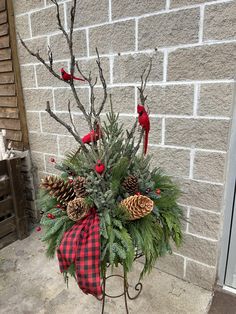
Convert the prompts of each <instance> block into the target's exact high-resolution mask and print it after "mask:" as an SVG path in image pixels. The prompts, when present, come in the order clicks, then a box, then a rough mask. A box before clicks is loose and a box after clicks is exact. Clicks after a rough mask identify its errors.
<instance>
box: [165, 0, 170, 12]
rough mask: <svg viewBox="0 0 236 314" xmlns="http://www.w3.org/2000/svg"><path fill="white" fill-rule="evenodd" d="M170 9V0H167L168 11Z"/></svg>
mask: <svg viewBox="0 0 236 314" xmlns="http://www.w3.org/2000/svg"><path fill="white" fill-rule="evenodd" d="M169 10H170V0H166V12H168V11H169Z"/></svg>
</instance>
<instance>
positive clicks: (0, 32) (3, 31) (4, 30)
mask: <svg viewBox="0 0 236 314" xmlns="http://www.w3.org/2000/svg"><path fill="white" fill-rule="evenodd" d="M7 34H8V24H7V23H5V24H2V25H0V36H4V35H7Z"/></svg>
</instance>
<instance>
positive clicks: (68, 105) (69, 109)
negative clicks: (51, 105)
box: [67, 100, 79, 135]
mask: <svg viewBox="0 0 236 314" xmlns="http://www.w3.org/2000/svg"><path fill="white" fill-rule="evenodd" d="M67 107H68V112H69V115H70V122H71V124H72V126H73V129H74V130H73V131H74V132H75V133H76V134H77V135H79V133H78V131H77V129H76V127H75V124H74V120H73V117H72V114H71V107H70V100H68V104H67Z"/></svg>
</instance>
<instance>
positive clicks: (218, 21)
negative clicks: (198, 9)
mask: <svg viewBox="0 0 236 314" xmlns="http://www.w3.org/2000/svg"><path fill="white" fill-rule="evenodd" d="M235 16H236V2H235V1H230V2H226V3H219V4H215V5H209V6H206V8H205V14H204V26H203V29H204V33H203V37H204V40H230V39H236V18H235Z"/></svg>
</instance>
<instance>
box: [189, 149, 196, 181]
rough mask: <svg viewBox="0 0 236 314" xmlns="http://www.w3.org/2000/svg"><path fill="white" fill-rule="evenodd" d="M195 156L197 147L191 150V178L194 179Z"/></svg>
mask: <svg viewBox="0 0 236 314" xmlns="http://www.w3.org/2000/svg"><path fill="white" fill-rule="evenodd" d="M194 158H195V148H192V149H191V150H190V166H189V179H193V167H194Z"/></svg>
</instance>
